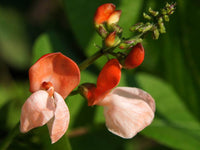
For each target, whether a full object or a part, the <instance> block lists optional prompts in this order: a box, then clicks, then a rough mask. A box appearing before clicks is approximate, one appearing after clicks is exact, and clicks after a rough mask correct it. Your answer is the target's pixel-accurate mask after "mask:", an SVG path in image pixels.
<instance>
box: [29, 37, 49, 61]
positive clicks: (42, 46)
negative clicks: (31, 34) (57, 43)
mask: <svg viewBox="0 0 200 150" xmlns="http://www.w3.org/2000/svg"><path fill="white" fill-rule="evenodd" d="M52 52H53V46H52V44H51V41H50V37H49V35H48V34H42V35H40V36H39V37H38V38H37V39H36V41H35V44H34V47H33V61H32V62H33V63H34V62H36V61H37V60H38V59H39V58H40V57H41V56H42V55H44V54H47V53H52Z"/></svg>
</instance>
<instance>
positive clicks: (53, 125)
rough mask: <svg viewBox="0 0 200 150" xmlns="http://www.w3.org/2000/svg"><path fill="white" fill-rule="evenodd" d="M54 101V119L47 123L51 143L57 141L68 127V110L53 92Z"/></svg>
mask: <svg viewBox="0 0 200 150" xmlns="http://www.w3.org/2000/svg"><path fill="white" fill-rule="evenodd" d="M54 101H55V105H56V109H55V113H54V118H52V119H51V121H50V122H48V123H47V125H48V128H49V134H50V137H51V142H52V143H55V142H56V141H58V140H59V139H60V138H61V137H62V136H63V135H64V134H65V132H66V130H67V128H68V125H69V119H70V115H69V110H68V107H67V105H66V103H65V101H64V99H63V97H62V96H61V95H59V94H58V93H56V92H54Z"/></svg>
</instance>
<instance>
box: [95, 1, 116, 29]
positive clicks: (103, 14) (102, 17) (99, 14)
mask: <svg viewBox="0 0 200 150" xmlns="http://www.w3.org/2000/svg"><path fill="white" fill-rule="evenodd" d="M114 11H115V5H114V4H112V3H106V4H103V5H101V6H99V7H98V8H97V10H96V13H95V16H94V22H95V24H97V25H98V24H101V23H103V22H105V21H107V20H108V18H109V16H110V15H111V14H112V13H113V12H114Z"/></svg>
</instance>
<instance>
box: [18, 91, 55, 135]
mask: <svg viewBox="0 0 200 150" xmlns="http://www.w3.org/2000/svg"><path fill="white" fill-rule="evenodd" d="M54 109H55V105H54V102H53V99H52V98H51V97H49V94H48V93H47V92H46V91H43V90H39V91H37V92H35V93H33V94H32V95H31V96H30V97H29V98H28V99H27V100H26V102H25V103H24V105H23V106H22V111H21V119H20V130H21V132H28V131H29V130H31V129H33V128H35V127H39V126H43V125H44V124H46V123H47V122H48V121H49V120H50V119H51V118H52V117H53V115H54Z"/></svg>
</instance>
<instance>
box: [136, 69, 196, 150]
mask: <svg viewBox="0 0 200 150" xmlns="http://www.w3.org/2000/svg"><path fill="white" fill-rule="evenodd" d="M135 78H136V81H137V83H138V85H139V86H140V87H142V89H144V90H145V91H147V92H148V93H150V94H151V95H152V96H153V97H154V99H155V102H156V112H157V113H156V121H155V123H153V124H152V125H151V126H150V127H148V128H150V129H148V128H147V131H149V132H144V133H145V135H147V136H148V137H152V138H154V139H156V140H157V141H158V142H161V143H163V144H166V145H169V146H172V147H174V148H180V149H182V148H184V146H183V145H184V144H183V141H182V139H187V140H189V142H188V141H187V144H185V145H187V146H186V148H185V149H188V148H189V149H194V147H196V146H198V145H199V144H200V123H199V122H198V121H197V120H196V118H195V117H194V116H193V115H192V114H191V113H190V112H189V111H188V109H187V107H186V106H185V105H184V103H183V102H182V101H181V99H180V97H179V96H178V95H177V94H176V92H175V91H174V89H173V88H172V87H171V86H170V85H168V84H167V83H165V82H164V81H162V80H161V79H159V78H156V77H153V76H151V75H149V74H145V73H138V74H136V76H135ZM159 118H161V119H162V120H161V121H162V123H161V127H160V126H158V125H160V124H157V119H159ZM163 122H164V123H163ZM159 123H160V122H159ZM168 130H169V132H167V131H168ZM150 131H151V132H150ZM169 133H170V135H169ZM172 137H174V138H172ZM176 141H179V143H178V142H176Z"/></svg>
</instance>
